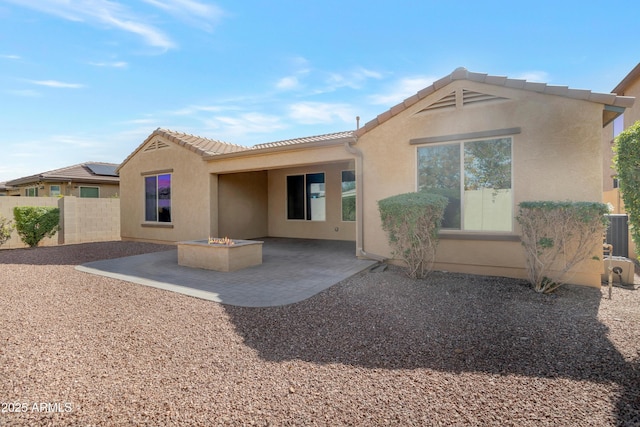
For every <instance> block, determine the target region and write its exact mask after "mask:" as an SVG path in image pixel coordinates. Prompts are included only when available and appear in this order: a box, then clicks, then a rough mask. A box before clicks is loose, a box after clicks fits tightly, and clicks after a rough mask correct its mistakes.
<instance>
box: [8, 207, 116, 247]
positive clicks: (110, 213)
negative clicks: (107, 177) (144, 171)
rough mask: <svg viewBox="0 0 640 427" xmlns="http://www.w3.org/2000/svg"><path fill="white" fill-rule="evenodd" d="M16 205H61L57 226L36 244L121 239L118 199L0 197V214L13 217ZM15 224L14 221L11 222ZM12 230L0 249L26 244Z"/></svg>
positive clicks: (9, 217) (45, 244)
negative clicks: (54, 232) (48, 235)
mask: <svg viewBox="0 0 640 427" xmlns="http://www.w3.org/2000/svg"><path fill="white" fill-rule="evenodd" d="M16 206H51V207H57V208H59V209H60V229H59V230H58V232H57V233H56V234H55V235H54V236H53V237H51V238H44V239H42V241H41V242H40V244H39V246H57V245H69V244H75V243H88V242H106V241H113V240H120V199H117V198H109V199H107V198H104V199H93V198H79V197H73V196H65V197H0V216H3V217H4V218H6V219H8V220H12V221H13V208H14V207H16ZM14 225H15V223H14ZM25 247H27V245H25V244H24V243H22V240H20V236H18V233H17V232H16V231H15V230H14V231H13V233H12V234H11V239H9V240H8V241H7V242H6V243H5V244H4V245H2V246H0V250H2V249H14V248H25Z"/></svg>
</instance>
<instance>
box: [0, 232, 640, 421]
mask: <svg viewBox="0 0 640 427" xmlns="http://www.w3.org/2000/svg"><path fill="white" fill-rule="evenodd" d="M167 249H168V247H166V246H162V245H153V244H148V243H133V242H107V243H91V244H82V245H69V246H62V247H45V248H36V249H14V250H1V251H0V287H1V294H0V331H1V334H0V402H1V403H2V408H1V409H2V412H1V413H0V425H2V426H5V425H6V426H14V425H15V426H18V425H36V426H43V425H52V426H65V425H69V426H92V425H100V426H118V425H149V426H171V425H184V426H193V425H203V426H216V425H259V426H260V425H285V426H288V425H331V426H336V425H354V426H360V425H363V426H365V425H399V426H411V425H419V426H431V425H433V426H449V425H455V426H458V425H474V426H480V425H482V426H484V425H489V426H608V425H624V426H637V425H640V290H625V289H620V288H614V292H613V299H612V300H609V299H607V297H606V295H607V294H606V291H605V290H598V289H592V288H585V287H577V286H567V287H564V288H561V289H560V290H559V291H558V292H557V293H556V294H554V295H551V296H545V295H538V294H536V293H534V292H533V291H532V290H531V289H530V288H529V287H528V286H527V285H526V284H525V283H523V282H522V281H518V280H511V279H504V278H495V277H479V276H470V275H461V274H450V273H442V272H435V273H433V274H432V275H431V276H430V277H429V278H428V279H426V280H418V281H414V280H410V279H408V278H406V277H405V276H404V275H403V272H402V271H401V270H400V269H398V268H394V267H392V268H389V269H387V270H386V271H384V272H378V273H373V272H363V273H360V274H358V275H356V276H354V277H352V278H350V279H348V280H346V281H344V282H341V283H340V284H338V285H336V286H333V287H332V288H330V289H328V290H327V291H325V292H323V293H321V294H319V295H316V296H315V297H313V298H310V299H308V300H306V301H303V302H301V303H297V304H293V305H288V306H282V307H273V308H240V307H233V306H225V305H221V304H218V303H214V302H209V301H203V300H199V299H195V298H191V297H187V296H184V295H179V294H174V293H171V292H168V291H162V290H159V289H154V288H149V287H144V286H140V285H135V284H130V283H126V282H123V281H120V280H115V279H110V278H106V277H99V276H94V275H90V274H87V273H82V272H79V271H76V270H75V269H74V266H75V265H77V264H81V263H85V262H89V261H94V260H98V259H106V258H115V257H121V256H127V255H134V254H139V253H145V252H151V251H158V250H167ZM17 409H18V410H19V411H20V412H7V411H9V410H14V411H15V410H17Z"/></svg>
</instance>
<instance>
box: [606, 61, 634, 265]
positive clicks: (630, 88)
mask: <svg viewBox="0 0 640 427" xmlns="http://www.w3.org/2000/svg"><path fill="white" fill-rule="evenodd" d="M612 92H613V93H615V94H617V95H623V96H632V97H634V98H637V97H639V96H640V63H639V64H637V65H636V66H635V67H634V68H633V70H631V71H630V72H629V74H627V75H626V76H625V77H624V78H623V79H622V80H621V81H620V83H618V85H617V86H616V87H615V88H613V91H612ZM638 120H640V104H638V103H636V104H634V105H633V106H632V107H630V108H627V109H626V110H625V111H624V113H621V114H620V115H619V116H618V117H616V119H615V120H613V121H612V122H611V123H609V124H607V125H606V126H605V127H604V129H603V132H602V150H603V153H604V156H603V172H604V174H603V190H604V193H603V201H604V202H605V203H608V204H609V205H610V206H612V207H613V211H612V214H614V215H613V216H612V221H613V223H612V227H613V230H612V231H611V232H610V233H611V240H612V241H610V242H609V243H613V245H614V250H613V253H614V255H621V256H625V257H629V258H636V257H637V251H636V248H635V245H634V243H633V241H632V240H631V235H630V233H629V232H628V224H627V218H626V217H622V215H626V210H625V208H624V201H623V200H622V195H621V193H620V191H619V187H618V179H617V171H616V170H615V168H614V166H613V156H614V152H613V147H614V142H615V138H616V137H617V136H618V135H619V134H620V132H622V131H623V130H625V129H627V128H628V127H629V126H631V125H633V124H634V123H635V122H637V121H638ZM625 229H627V232H626V233H625ZM625 236H626V237H625Z"/></svg>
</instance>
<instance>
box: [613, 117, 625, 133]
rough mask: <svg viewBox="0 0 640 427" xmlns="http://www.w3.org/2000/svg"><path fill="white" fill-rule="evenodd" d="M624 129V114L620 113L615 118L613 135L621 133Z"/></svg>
mask: <svg viewBox="0 0 640 427" xmlns="http://www.w3.org/2000/svg"><path fill="white" fill-rule="evenodd" d="M623 130H624V114H620V115H619V116H618V117H616V118H615V119H614V120H613V137H614V138H615V137H616V136H618V135H620V133H621V132H622V131H623Z"/></svg>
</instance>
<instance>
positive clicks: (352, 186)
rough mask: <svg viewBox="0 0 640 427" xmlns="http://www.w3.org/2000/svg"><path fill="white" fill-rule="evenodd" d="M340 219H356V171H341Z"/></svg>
mask: <svg viewBox="0 0 640 427" xmlns="http://www.w3.org/2000/svg"><path fill="white" fill-rule="evenodd" d="M342 220H343V221H355V220H356V173H355V171H342Z"/></svg>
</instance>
